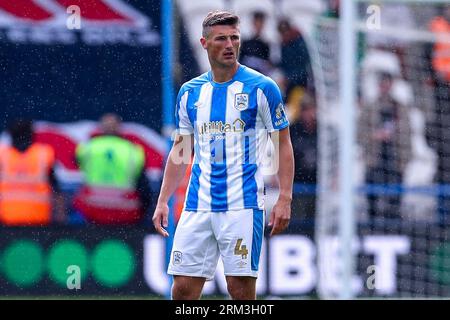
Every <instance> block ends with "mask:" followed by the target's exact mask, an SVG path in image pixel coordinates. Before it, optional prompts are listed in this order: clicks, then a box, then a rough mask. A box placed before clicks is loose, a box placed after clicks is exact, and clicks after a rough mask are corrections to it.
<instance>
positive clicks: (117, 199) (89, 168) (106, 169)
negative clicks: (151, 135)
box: [74, 113, 151, 224]
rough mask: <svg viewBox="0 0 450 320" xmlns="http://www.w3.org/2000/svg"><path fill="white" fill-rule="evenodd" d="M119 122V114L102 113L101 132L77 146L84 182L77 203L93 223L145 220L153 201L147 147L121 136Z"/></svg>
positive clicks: (77, 195) (76, 199) (121, 222)
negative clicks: (145, 149)
mask: <svg viewBox="0 0 450 320" xmlns="http://www.w3.org/2000/svg"><path fill="white" fill-rule="evenodd" d="M120 126H121V119H120V117H119V116H118V115H116V114H113V113H107V114H105V115H103V116H102V117H101V119H100V128H101V134H100V135H97V136H94V137H93V138H92V139H91V140H90V141H88V142H87V143H82V144H80V145H78V146H77V149H76V160H77V163H78V165H79V167H80V170H81V172H82V173H83V175H84V185H83V186H82V187H81V188H80V190H79V191H78V193H77V194H76V196H75V198H74V207H75V209H77V210H78V211H80V213H81V214H82V215H83V216H84V217H85V219H86V220H87V221H88V222H91V223H96V224H136V223H142V222H144V220H143V219H144V218H145V216H146V214H147V211H148V209H149V207H150V204H151V190H150V184H149V181H148V179H147V177H146V175H145V154H144V150H143V148H142V147H141V146H139V145H136V144H134V143H132V142H130V141H128V140H126V139H124V138H122V137H121V136H120Z"/></svg>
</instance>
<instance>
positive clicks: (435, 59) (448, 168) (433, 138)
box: [426, 6, 450, 223]
mask: <svg viewBox="0 0 450 320" xmlns="http://www.w3.org/2000/svg"><path fill="white" fill-rule="evenodd" d="M430 29H431V31H432V32H433V33H434V34H435V35H436V39H437V41H436V42H435V43H434V45H433V46H432V47H431V48H429V50H428V61H429V64H430V65H429V70H432V77H431V78H432V80H431V82H432V85H433V86H434V101H435V103H434V106H435V112H434V116H435V117H434V119H432V123H429V124H428V125H427V126H426V127H427V135H426V136H427V141H428V143H429V145H430V146H431V147H432V148H433V149H434V150H435V151H436V153H437V156H438V165H437V170H436V175H435V181H436V182H437V183H439V184H444V185H448V184H450V41H449V37H450V6H443V7H442V9H441V14H440V15H439V16H437V17H435V18H434V19H433V20H432V21H431V23H430ZM443 191H445V190H443ZM438 216H439V219H440V222H441V223H449V222H450V194H448V193H447V194H446V193H445V192H444V193H441V194H440V195H439V196H438Z"/></svg>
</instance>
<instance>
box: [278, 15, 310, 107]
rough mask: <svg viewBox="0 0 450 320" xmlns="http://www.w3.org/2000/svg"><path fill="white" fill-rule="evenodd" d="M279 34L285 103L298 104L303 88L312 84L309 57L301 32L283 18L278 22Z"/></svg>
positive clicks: (303, 91) (280, 65) (280, 66)
mask: <svg viewBox="0 0 450 320" xmlns="http://www.w3.org/2000/svg"><path fill="white" fill-rule="evenodd" d="M278 32H279V34H280V36H281V61H280V64H279V68H280V69H281V71H282V72H283V74H284V75H285V77H286V81H287V84H286V86H287V87H286V104H288V105H299V104H300V103H301V100H302V96H303V94H304V93H305V90H306V89H307V88H309V87H312V86H313V77H312V67H311V59H310V55H309V52H308V47H307V45H306V42H305V40H304V38H303V36H302V34H301V32H300V31H299V30H298V29H297V28H295V27H294V26H292V25H291V23H290V22H289V20H287V19H285V18H283V19H281V20H280V21H279V22H278Z"/></svg>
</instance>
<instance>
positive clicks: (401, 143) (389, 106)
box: [358, 71, 412, 219]
mask: <svg viewBox="0 0 450 320" xmlns="http://www.w3.org/2000/svg"><path fill="white" fill-rule="evenodd" d="M393 82H394V78H393V75H392V74H390V73H388V72H385V71H383V72H380V74H379V94H378V97H377V99H376V100H375V101H374V102H373V103H370V104H367V105H363V106H362V110H361V114H360V118H359V122H358V143H359V144H360V146H361V147H362V148H363V156H364V160H365V165H366V183H367V184H369V185H371V184H381V185H398V184H401V183H402V181H403V173H404V171H405V167H406V165H407V163H408V161H409V159H410V158H411V155H412V146H411V125H410V120H409V112H408V108H407V107H406V106H405V105H403V104H402V103H401V102H400V101H398V99H397V98H396V97H395V95H394V94H393V91H392V85H393ZM400 200H401V197H400V193H399V192H395V193H394V194H393V195H386V196H385V195H383V196H380V195H379V193H378V192H376V193H372V192H369V193H368V196H367V201H368V214H369V217H370V218H371V219H374V218H376V217H380V218H399V217H400Z"/></svg>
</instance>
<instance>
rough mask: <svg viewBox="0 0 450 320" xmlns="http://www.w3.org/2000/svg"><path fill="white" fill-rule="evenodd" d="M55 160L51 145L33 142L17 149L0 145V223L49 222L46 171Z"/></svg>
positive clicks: (44, 223) (49, 196)
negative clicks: (21, 150)
mask: <svg viewBox="0 0 450 320" xmlns="http://www.w3.org/2000/svg"><path fill="white" fill-rule="evenodd" d="M54 161H55V156H54V151H53V149H52V148H51V147H50V146H47V145H44V144H38V143H34V144H32V145H31V146H30V147H29V148H27V149H26V150H24V151H23V152H20V151H19V150H17V149H15V148H13V147H10V146H0V222H1V223H2V224H4V225H7V226H13V225H47V224H49V223H50V221H51V215H52V210H51V207H52V206H51V197H52V189H51V186H50V182H49V172H50V170H51V168H52V167H53V164H54Z"/></svg>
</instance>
